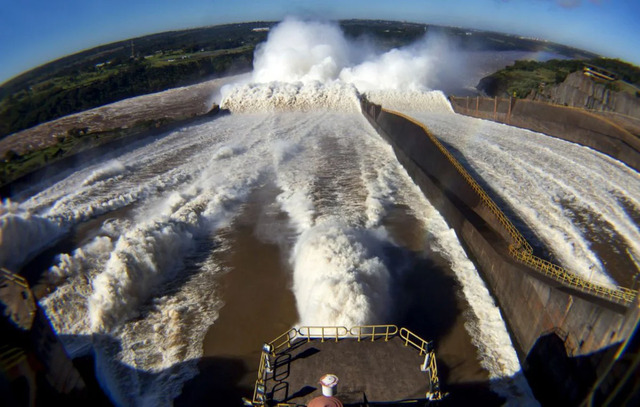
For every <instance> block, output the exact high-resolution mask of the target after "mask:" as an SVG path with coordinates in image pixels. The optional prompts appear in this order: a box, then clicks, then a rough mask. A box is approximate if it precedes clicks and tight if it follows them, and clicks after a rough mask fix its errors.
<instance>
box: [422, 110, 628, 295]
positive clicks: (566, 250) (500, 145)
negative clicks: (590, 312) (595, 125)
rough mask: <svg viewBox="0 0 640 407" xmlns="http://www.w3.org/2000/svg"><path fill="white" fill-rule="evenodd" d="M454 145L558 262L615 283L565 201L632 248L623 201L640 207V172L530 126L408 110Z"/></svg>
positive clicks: (586, 276)
mask: <svg viewBox="0 0 640 407" xmlns="http://www.w3.org/2000/svg"><path fill="white" fill-rule="evenodd" d="M411 114H412V115H413V116H414V117H417V118H418V119H420V120H422V121H423V122H424V123H425V124H426V125H427V126H428V127H429V128H430V129H431V130H432V131H433V132H434V133H435V134H436V135H437V136H438V137H439V138H441V139H442V140H443V141H444V142H445V143H447V144H449V145H451V146H452V147H454V149H453V153H454V154H455V155H458V156H459V157H460V158H463V159H464V160H465V161H466V162H468V163H469V165H470V166H471V167H472V168H473V170H475V171H477V172H478V174H479V175H480V177H481V178H482V179H483V180H484V181H485V182H487V183H488V184H489V185H490V186H491V187H492V189H493V190H494V191H495V193H497V194H498V195H499V196H500V197H501V198H502V199H504V200H505V201H506V202H507V204H509V205H510V207H511V208H512V210H513V211H514V212H515V213H516V214H517V215H518V216H519V217H521V218H522V219H523V220H524V221H525V222H526V224H527V225H528V226H529V227H531V228H532V229H533V231H534V232H535V234H536V236H537V237H538V238H540V239H541V240H542V241H543V242H544V243H545V245H546V246H547V247H549V248H550V249H551V250H552V251H553V253H554V254H555V255H556V256H557V257H558V259H559V260H560V261H561V263H562V264H563V265H564V266H565V267H567V268H569V269H570V270H571V271H572V272H574V273H577V274H579V275H581V276H582V277H584V278H587V279H591V280H593V281H594V282H597V283H599V284H603V285H607V286H614V285H615V284H616V283H615V281H614V280H613V279H612V278H611V277H610V276H609V275H607V274H606V271H605V270H604V266H603V264H602V261H601V260H600V258H599V257H598V255H597V254H596V253H595V252H594V251H593V250H592V249H591V247H590V246H591V244H590V243H589V240H588V239H587V238H586V237H585V234H586V231H585V229H584V227H583V226H581V225H579V224H578V223H577V222H576V221H575V220H574V219H573V218H572V214H571V212H569V211H568V209H567V208H566V206H567V205H569V206H570V208H572V209H576V208H577V209H578V210H583V211H585V212H586V213H590V214H591V215H590V216H595V217H597V218H598V220H599V221H601V222H603V223H604V224H607V225H609V227H611V228H612V229H613V230H614V231H615V232H616V233H618V234H619V235H620V236H621V237H622V238H623V239H624V241H625V244H627V245H628V247H629V248H630V249H631V251H632V252H633V253H634V254H635V255H636V256H638V255H640V230H639V229H638V227H637V225H636V223H635V222H634V221H633V219H632V218H631V216H630V215H629V213H628V212H627V211H626V210H625V208H624V207H623V206H622V204H621V203H620V197H624V198H625V199H626V200H627V201H628V202H630V203H631V204H632V205H634V206H635V207H636V208H640V182H639V181H640V175H639V174H638V173H637V172H635V171H633V170H632V169H630V168H628V167H627V166H625V165H623V164H621V163H620V162H618V161H616V160H613V159H611V158H609V157H607V156H604V155H603V154H600V153H598V152H596V151H593V150H591V149H589V148H586V147H582V146H579V145H576V144H573V143H569V142H566V141H563V140H559V139H555V138H552V137H548V136H545V135H542V134H539V133H534V132H531V131H528V130H523V129H518V128H515V127H510V126H505V125H502V124H498V123H493V122H489V121H485V120H479V119H474V118H469V117H464V116H460V115H453V114H439V113H424V112H414V113H411Z"/></svg>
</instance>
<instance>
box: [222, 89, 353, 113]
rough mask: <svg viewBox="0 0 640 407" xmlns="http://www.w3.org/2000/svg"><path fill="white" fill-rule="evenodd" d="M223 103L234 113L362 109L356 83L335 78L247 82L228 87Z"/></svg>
mask: <svg viewBox="0 0 640 407" xmlns="http://www.w3.org/2000/svg"><path fill="white" fill-rule="evenodd" d="M225 92H226V93H225V96H224V99H223V101H222V104H221V107H222V108H223V109H229V110H231V111H232V112H234V113H255V112H282V111H285V112H286V111H303V112H308V111H311V110H316V111H317V110H328V111H335V112H351V113H357V112H359V111H360V99H359V98H358V92H357V90H356V88H355V87H354V86H352V85H348V84H344V83H340V82H335V83H332V84H327V85H325V84H322V83H320V82H295V83H284V82H271V83H267V84H255V83H252V84H245V85H240V86H235V87H232V88H230V89H228V90H226V91H225Z"/></svg>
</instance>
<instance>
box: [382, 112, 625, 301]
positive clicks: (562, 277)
mask: <svg viewBox="0 0 640 407" xmlns="http://www.w3.org/2000/svg"><path fill="white" fill-rule="evenodd" d="M382 110H383V111H385V112H387V113H389V114H393V115H396V116H399V117H402V118H404V119H405V120H408V121H410V122H411V123H413V124H415V125H416V126H418V127H420V128H421V129H422V130H423V131H424V132H425V134H426V135H427V137H428V138H429V140H431V142H432V143H433V144H434V145H435V146H436V147H437V148H438V150H440V152H441V153H442V154H443V155H444V156H445V157H446V158H447V160H448V161H449V162H450V163H451V164H452V165H453V166H454V167H455V168H456V170H457V171H458V173H459V174H460V175H461V176H462V177H463V178H464V179H465V181H466V182H467V183H468V184H469V186H470V187H471V188H472V189H473V190H474V191H475V192H476V194H478V196H479V197H480V200H481V201H482V203H483V204H484V205H485V206H486V207H487V208H488V209H489V211H490V212H491V214H492V215H493V216H495V218H496V219H497V220H498V222H500V224H501V225H502V227H504V228H505V230H506V231H507V233H508V234H509V236H510V237H511V244H510V245H509V253H510V255H511V256H512V257H513V258H514V259H515V260H517V261H519V262H521V263H523V264H526V265H528V266H529V267H531V268H533V269H534V270H536V271H538V272H540V273H542V274H544V275H546V276H548V277H551V278H553V279H554V280H556V281H558V282H560V283H562V284H566V285H568V286H569V287H572V288H574V289H577V290H580V291H583V292H587V293H590V294H593V295H596V296H598V297H601V298H606V299H608V300H611V301H614V302H617V303H622V304H624V305H627V306H628V305H631V303H632V302H633V300H634V299H635V297H636V296H637V295H638V292H637V291H635V290H631V289H628V288H625V287H620V286H618V287H615V288H609V287H603V286H601V285H598V284H595V283H592V282H591V281H588V280H585V279H583V278H582V277H579V276H577V275H576V274H574V273H571V272H569V271H568V270H566V269H565V268H563V267H561V266H558V265H556V264H553V263H551V262H549V261H547V260H544V259H541V258H539V257H536V256H535V255H533V249H532V247H531V245H530V244H529V242H527V240H526V239H525V238H524V236H522V234H521V233H520V231H519V230H518V229H517V228H516V227H515V226H514V225H513V223H511V221H510V220H509V219H508V218H507V217H506V215H505V214H504V213H503V212H502V210H500V208H499V207H498V205H496V203H495V202H494V201H493V199H491V197H489V195H488V194H487V193H486V191H485V190H484V189H483V188H482V187H481V186H480V185H479V184H478V183H477V182H476V180H475V179H474V178H473V177H472V176H471V175H470V174H469V173H468V172H467V170H466V169H465V168H464V167H463V166H462V164H460V162H459V161H458V160H457V159H456V158H455V157H454V156H453V154H451V153H450V152H449V150H447V148H446V147H445V146H444V145H442V143H440V141H439V140H438V139H437V138H436V137H435V136H434V135H433V134H431V132H430V131H429V129H427V128H426V126H425V125H424V124H422V123H420V122H419V121H417V120H415V119H413V118H412V117H409V116H407V115H405V114H402V113H400V112H396V111H392V110H387V109H384V108H383V109H382Z"/></svg>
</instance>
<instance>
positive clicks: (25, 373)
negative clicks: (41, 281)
mask: <svg viewBox="0 0 640 407" xmlns="http://www.w3.org/2000/svg"><path fill="white" fill-rule="evenodd" d="M0 311H2V313H3V314H4V318H2V319H0V327H1V328H2V330H1V332H2V337H0V370H1V372H0V373H1V374H0V389H1V390H4V391H2V397H3V403H2V404H3V405H7V406H24V405H29V406H33V405H48V404H56V403H57V402H60V403H68V402H70V401H75V402H80V401H82V400H84V401H86V398H87V397H88V396H89V395H88V394H87V389H86V385H85V382H84V380H83V379H82V377H81V376H80V373H79V372H78V370H77V369H76V368H75V366H74V365H73V363H72V361H71V359H70V358H69V356H68V355H67V353H66V352H65V350H64V347H63V346H62V343H61V342H60V341H59V340H58V337H57V336H56V333H55V331H54V330H53V328H52V327H51V324H50V323H49V319H48V318H47V316H46V314H45V312H44V311H43V310H42V309H41V308H40V307H39V306H38V305H37V303H36V302H35V301H34V298H33V294H32V292H31V290H30V288H29V285H28V284H27V282H26V280H24V278H22V277H20V276H18V275H15V274H13V273H11V272H9V271H8V270H5V269H0Z"/></svg>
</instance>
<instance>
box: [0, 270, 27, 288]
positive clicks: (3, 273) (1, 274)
mask: <svg viewBox="0 0 640 407" xmlns="http://www.w3.org/2000/svg"><path fill="white" fill-rule="evenodd" d="M2 278H5V279H7V280H10V281H13V282H14V283H16V284H17V285H19V286H21V287H22V288H29V283H27V280H25V279H24V277H22V276H19V275H18V274H14V273H12V272H10V271H9V270H7V269H6V268H4V267H0V279H2Z"/></svg>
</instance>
